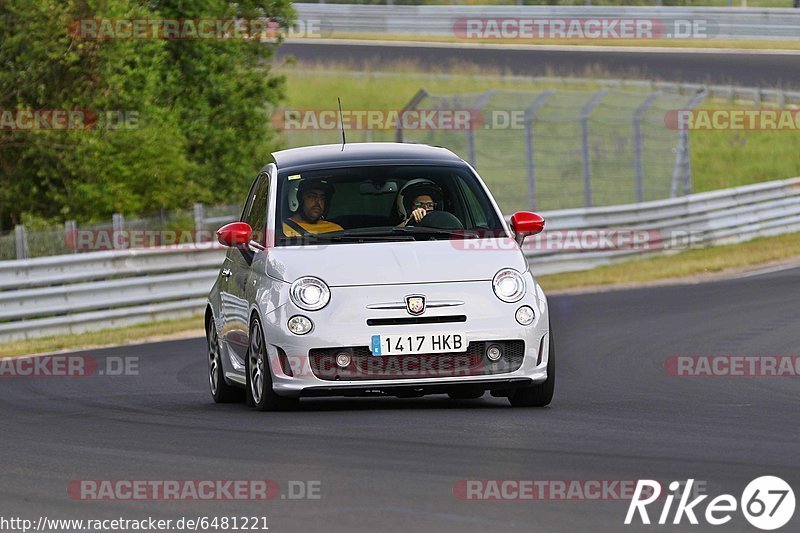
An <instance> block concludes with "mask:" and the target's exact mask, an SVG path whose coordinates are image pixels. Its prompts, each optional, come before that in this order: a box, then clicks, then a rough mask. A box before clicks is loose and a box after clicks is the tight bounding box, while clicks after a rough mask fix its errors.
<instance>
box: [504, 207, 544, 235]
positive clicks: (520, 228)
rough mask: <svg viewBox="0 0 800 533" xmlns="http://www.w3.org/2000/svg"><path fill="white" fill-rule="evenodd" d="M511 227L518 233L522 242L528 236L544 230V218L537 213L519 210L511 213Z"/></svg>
mask: <svg viewBox="0 0 800 533" xmlns="http://www.w3.org/2000/svg"><path fill="white" fill-rule="evenodd" d="M511 229H512V230H514V233H515V234H516V237H517V242H519V243H521V242H522V239H524V238H525V237H526V236H528V235H536V234H537V233H541V232H542V230H543V229H544V219H543V218H542V217H541V216H540V215H537V214H536V213H531V212H529V211H519V212H518V213H514V214H513V215H511Z"/></svg>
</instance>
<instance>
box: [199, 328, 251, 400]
mask: <svg viewBox="0 0 800 533" xmlns="http://www.w3.org/2000/svg"><path fill="white" fill-rule="evenodd" d="M206 342H207V346H208V385H209V388H210V390H211V397H212V398H214V402H215V403H232V402H240V401H242V400H243V399H244V394H243V391H242V389H240V388H237V387H235V386H233V385H229V384H228V382H227V381H225V372H224V370H223V368H222V350H221V347H220V345H219V336H218V335H217V328H216V327H214V319H212V318H211V317H209V318H208V322H207V323H206Z"/></svg>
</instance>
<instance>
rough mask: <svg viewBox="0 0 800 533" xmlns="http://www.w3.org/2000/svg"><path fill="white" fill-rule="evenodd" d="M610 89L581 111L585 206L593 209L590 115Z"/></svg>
mask: <svg viewBox="0 0 800 533" xmlns="http://www.w3.org/2000/svg"><path fill="white" fill-rule="evenodd" d="M607 92H608V89H601V90H599V91H597V92H596V93H594V96H592V99H591V100H589V102H588V103H587V104H586V105H585V106H583V109H581V148H582V152H583V205H584V207H592V161H591V153H590V152H589V115H591V114H592V110H593V109H594V108H595V107H596V106H597V104H599V103H600V100H601V99H602V98H603V96H605V95H606V93H607Z"/></svg>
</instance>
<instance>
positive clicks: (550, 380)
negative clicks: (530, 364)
mask: <svg viewBox="0 0 800 533" xmlns="http://www.w3.org/2000/svg"><path fill="white" fill-rule="evenodd" d="M549 344H550V346H549V349H548V351H547V379H546V380H545V381H543V382H542V383H538V384H536V385H531V386H530V387H521V388H519V389H517V390H515V391H514V392H513V393H511V395H510V396H509V397H508V401H509V402H510V403H511V405H513V406H514V407H544V406H546V405H549V404H550V402H551V401H552V400H553V391H554V389H555V384H556V357H555V356H556V343H555V341H554V340H553V328H552V327H551V328H550V343H549Z"/></svg>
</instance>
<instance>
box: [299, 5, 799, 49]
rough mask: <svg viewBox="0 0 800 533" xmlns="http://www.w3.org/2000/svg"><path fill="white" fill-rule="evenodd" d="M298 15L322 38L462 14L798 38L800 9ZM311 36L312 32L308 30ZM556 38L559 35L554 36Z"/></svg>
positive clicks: (302, 11)
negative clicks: (635, 22)
mask: <svg viewBox="0 0 800 533" xmlns="http://www.w3.org/2000/svg"><path fill="white" fill-rule="evenodd" d="M294 8H295V10H296V11H297V14H298V19H299V20H300V21H301V22H303V21H305V22H311V21H314V23H316V24H314V25H316V26H318V27H319V28H320V35H319V36H321V37H336V36H354V35H358V34H373V35H377V34H386V35H392V34H395V35H417V36H426V35H428V36H436V37H454V36H456V24H457V22H458V21H463V20H464V19H490V18H491V19H517V18H536V19H576V18H608V19H612V18H613V19H652V20H655V21H662V22H665V23H666V28H665V29H664V31H669V28H670V27H671V26H674V24H672V22H673V21H680V22H679V24H681V25H682V26H680V27H684V28H685V27H686V24H685V23H686V22H688V23H689V24H692V23H694V22H697V23H699V24H701V27H703V28H705V30H704V31H703V32H702V35H705V36H706V37H700V34H698V36H696V37H693V38H707V39H712V40H713V39H754V40H788V41H793V40H797V39H800V12H799V11H798V10H797V9H791V8H761V9H757V8H750V9H739V8H728V7H655V6H653V7H650V6H497V5H493V6H487V5H484V6H466V5H431V6H406V5H354V4H303V3H296V4H294ZM678 29H679V28H678ZM312 36H313V35H312ZM553 41H554V43H557V42H558V39H553Z"/></svg>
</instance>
